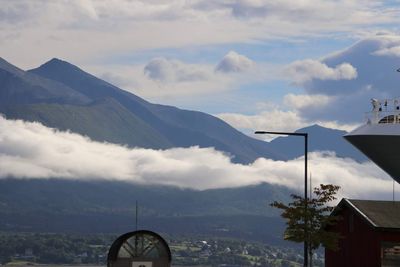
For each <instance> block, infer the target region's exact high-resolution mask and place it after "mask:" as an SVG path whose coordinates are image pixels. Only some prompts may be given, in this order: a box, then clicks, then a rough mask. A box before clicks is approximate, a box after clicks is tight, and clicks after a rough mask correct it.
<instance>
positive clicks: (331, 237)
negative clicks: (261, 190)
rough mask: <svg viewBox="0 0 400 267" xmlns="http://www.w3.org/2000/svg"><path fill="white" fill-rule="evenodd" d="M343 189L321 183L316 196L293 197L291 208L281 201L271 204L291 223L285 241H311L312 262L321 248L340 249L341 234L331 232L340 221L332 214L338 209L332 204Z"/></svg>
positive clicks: (288, 225) (285, 234)
mask: <svg viewBox="0 0 400 267" xmlns="http://www.w3.org/2000/svg"><path fill="white" fill-rule="evenodd" d="M339 188H340V187H339V186H337V185H332V184H327V185H324V184H320V186H319V187H315V188H314V191H313V192H314V197H310V198H307V199H304V198H303V197H301V196H298V195H295V194H292V195H291V197H292V199H293V202H291V203H289V204H287V205H285V204H284V203H281V202H277V201H275V202H273V203H272V204H271V206H272V207H275V208H278V209H281V210H283V212H282V214H281V216H282V217H283V218H284V219H286V221H287V222H286V224H287V227H286V230H285V233H284V239H285V240H289V241H294V242H299V243H300V242H304V241H307V242H308V252H309V255H310V256H309V260H310V263H311V262H312V255H313V251H314V250H315V249H317V248H319V246H321V245H322V246H324V247H325V248H328V249H331V250H337V249H338V242H339V238H340V235H339V234H338V233H335V232H331V231H329V226H331V225H334V224H335V223H336V222H337V221H338V220H339V219H340V218H339V217H338V216H333V215H331V214H330V213H331V212H332V211H333V209H334V208H335V207H334V206H329V205H328V204H329V203H330V202H332V201H333V200H335V199H336V197H335V195H336V193H337V191H338V190H339ZM305 203H307V211H306V209H305ZM305 222H307V223H305ZM305 224H306V226H307V227H305ZM305 230H306V231H305Z"/></svg>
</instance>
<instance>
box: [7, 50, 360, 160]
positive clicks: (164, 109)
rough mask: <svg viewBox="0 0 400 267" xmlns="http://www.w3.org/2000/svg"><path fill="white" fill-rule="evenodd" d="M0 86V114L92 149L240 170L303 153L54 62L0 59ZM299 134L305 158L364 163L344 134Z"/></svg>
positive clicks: (284, 141) (288, 140)
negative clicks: (120, 149) (189, 154)
mask: <svg viewBox="0 0 400 267" xmlns="http://www.w3.org/2000/svg"><path fill="white" fill-rule="evenodd" d="M0 85H1V90H0V112H1V113H3V114H4V115H5V116H6V117H7V118H11V119H23V120H27V121H39V122H41V123H42V124H44V125H46V126H48V127H53V128H57V129H60V130H70V131H72V132H76V133H79V134H83V135H86V136H89V137H90V138H91V139H93V140H96V141H107V142H111V143H117V144H124V145H128V146H130V147H144V148H153V149H166V148H172V147H189V146H194V145H198V146H200V147H215V148H216V149H217V150H221V151H224V152H227V153H229V154H231V156H232V160H233V161H234V162H240V163H250V162H252V161H254V160H255V159H256V158H258V157H267V158H271V159H275V160H278V159H281V160H282V159H283V160H285V159H292V158H294V157H298V156H300V155H302V153H303V146H302V142H303V140H301V139H299V138H293V137H280V138H276V139H274V140H273V141H272V142H271V143H268V142H263V141H260V140H257V139H253V138H250V137H249V136H247V135H244V134H243V133H241V132H239V131H237V130H236V129H234V128H233V127H231V126H230V125H228V124H227V123H225V122H224V121H222V120H220V119H218V118H216V117H214V116H211V115H209V114H206V113H203V112H198V111H189V110H182V109H179V108H176V107H172V106H166V105H158V104H152V103H149V102H147V101H146V100H144V99H142V98H140V97H138V96H136V95H134V94H132V93H129V92H128V91H125V90H122V89H120V88H118V87H116V86H114V85H112V84H110V83H107V82H105V81H103V80H101V79H99V78H97V77H95V76H93V75H91V74H89V73H87V72H84V71H83V70H81V69H79V68H78V67H77V66H74V65H72V64H70V63H68V62H65V61H62V60H59V59H55V58H54V59H52V60H50V61H48V62H46V63H45V64H43V65H41V66H40V67H38V68H35V69H32V70H29V71H23V70H21V69H19V68H17V67H16V66H13V65H12V64H10V63H8V62H7V61H6V60H4V59H1V58H0ZM299 131H301V132H308V133H309V135H310V151H315V150H331V151H335V152H336V153H337V155H338V156H343V157H352V158H355V159H357V160H365V158H364V156H362V154H361V153H359V152H358V151H356V150H355V149H354V148H353V147H352V146H351V145H349V144H347V143H346V142H344V141H343V139H342V136H343V135H344V134H345V132H344V131H339V130H334V129H328V128H323V127H320V126H318V125H314V126H311V127H307V128H304V129H300V130H299Z"/></svg>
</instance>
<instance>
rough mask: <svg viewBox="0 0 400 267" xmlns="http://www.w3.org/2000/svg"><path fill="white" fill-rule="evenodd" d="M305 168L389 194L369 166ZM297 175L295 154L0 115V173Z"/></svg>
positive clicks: (224, 181)
mask: <svg viewBox="0 0 400 267" xmlns="http://www.w3.org/2000/svg"><path fill="white" fill-rule="evenodd" d="M310 170H311V172H312V174H313V183H314V184H315V185H317V184H319V183H333V184H338V185H340V186H342V191H341V194H342V195H343V196H347V197H357V198H362V197H366V198H371V197H373V196H376V197H387V196H388V195H390V196H391V194H389V193H390V192H391V188H392V187H391V184H392V183H391V180H390V179H388V177H387V175H385V174H384V173H383V172H382V171H381V170H380V169H378V168H377V167H376V166H374V165H373V164H372V163H362V164H360V163H357V162H355V161H353V160H351V159H340V158H336V157H335V155H334V154H329V153H328V154H321V153H311V154H310ZM302 174H303V159H302V158H299V159H295V160H292V161H288V162H284V161H273V160H269V159H264V158H260V159H257V160H256V161H255V162H254V163H252V164H249V165H242V164H234V163H232V162H231V161H230V158H229V157H228V156H227V155H225V154H223V153H221V152H219V151H216V150H214V149H213V148H198V147H191V148H174V149H168V150H151V149H140V148H135V149H130V148H127V147H123V146H118V145H114V144H109V143H99V142H94V141H91V140H90V139H88V138H87V137H83V136H80V135H78V134H74V133H70V132H60V131H56V130H54V129H50V128H47V127H45V126H43V125H41V124H39V123H30V122H23V121H13V120H6V119H4V118H3V117H0V178H5V177H14V178H32V179H34V178H46V179H47V178H64V179H83V180H88V179H105V180H123V181H130V182H134V183H141V184H159V185H173V186H179V187H189V188H194V189H200V190H201V189H208V188H224V187H238V186H246V185H252V184H258V183H261V182H267V183H271V184H277V185H283V186H287V187H289V188H292V189H298V188H299V187H301V186H302V183H303V179H302V177H303V176H302ZM385 195H386V196H385Z"/></svg>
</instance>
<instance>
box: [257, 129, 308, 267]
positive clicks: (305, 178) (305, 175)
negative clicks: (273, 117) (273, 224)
mask: <svg viewBox="0 0 400 267" xmlns="http://www.w3.org/2000/svg"><path fill="white" fill-rule="evenodd" d="M255 134H276V135H294V136H303V137H304V201H305V205H304V237H305V239H304V267H307V266H308V242H307V238H308V234H307V224H308V221H307V208H308V207H307V202H308V193H307V154H308V133H287V132H266V131H256V132H255Z"/></svg>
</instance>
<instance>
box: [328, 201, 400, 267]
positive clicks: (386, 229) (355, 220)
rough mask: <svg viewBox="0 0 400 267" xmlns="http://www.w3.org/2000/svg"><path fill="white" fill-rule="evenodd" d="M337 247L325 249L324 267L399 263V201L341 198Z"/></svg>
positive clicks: (337, 212) (335, 228)
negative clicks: (336, 249)
mask: <svg viewBox="0 0 400 267" xmlns="http://www.w3.org/2000/svg"><path fill="white" fill-rule="evenodd" d="M332 214H333V215H339V216H340V217H341V220H340V221H339V222H338V223H337V224H336V225H335V226H333V227H332V228H331V230H333V231H335V232H337V233H339V234H340V235H341V236H342V238H341V239H340V241H339V250H338V251H331V250H325V266H326V267H347V266H349V267H369V266H371V267H388V266H390V267H392V266H400V202H394V201H375V200H354V199H345V198H344V199H342V200H341V201H340V203H339V204H338V206H337V207H336V208H335V210H334V211H333V213H332Z"/></svg>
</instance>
